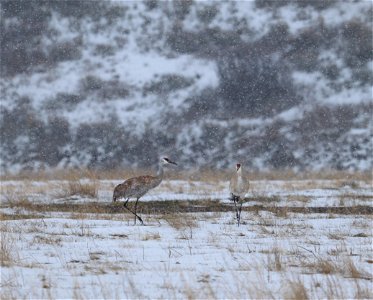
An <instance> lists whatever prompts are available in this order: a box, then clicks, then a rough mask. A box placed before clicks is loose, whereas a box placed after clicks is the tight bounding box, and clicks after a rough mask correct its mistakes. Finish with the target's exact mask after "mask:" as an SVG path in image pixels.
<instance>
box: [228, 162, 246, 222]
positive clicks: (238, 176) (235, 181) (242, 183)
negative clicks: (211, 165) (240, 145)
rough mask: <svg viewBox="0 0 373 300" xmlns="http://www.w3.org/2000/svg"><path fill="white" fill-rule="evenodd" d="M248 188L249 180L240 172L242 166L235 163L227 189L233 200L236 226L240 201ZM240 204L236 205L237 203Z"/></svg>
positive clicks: (238, 219) (238, 218) (239, 216)
mask: <svg viewBox="0 0 373 300" xmlns="http://www.w3.org/2000/svg"><path fill="white" fill-rule="evenodd" d="M248 190H249V181H248V180H247V178H246V177H245V176H244V174H242V166H241V164H236V172H235V173H234V174H233V176H232V178H231V180H230V183H229V191H230V192H231V199H230V200H232V201H233V202H234V207H235V209H236V217H237V222H238V226H240V218H241V208H242V201H243V199H244V198H245V195H246V193H247V192H248ZM238 203H239V204H240V206H239V207H237V204H238Z"/></svg>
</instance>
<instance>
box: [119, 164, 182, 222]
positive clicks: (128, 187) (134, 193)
mask: <svg viewBox="0 0 373 300" xmlns="http://www.w3.org/2000/svg"><path fill="white" fill-rule="evenodd" d="M169 164H173V165H177V164H176V163H175V162H173V161H171V160H169V159H168V158H167V157H162V158H161V159H160V161H159V167H158V172H157V175H156V176H150V175H143V176H138V177H133V178H129V179H127V180H126V181H124V182H123V183H121V184H118V185H117V186H116V187H115V188H114V193H113V202H115V201H117V200H118V199H120V198H124V199H126V201H125V202H124V207H125V208H126V209H127V210H128V211H130V212H131V213H132V214H134V215H135V224H136V218H137V219H139V221H140V222H141V225H143V224H144V222H143V221H142V219H141V218H140V216H139V215H138V214H137V203H138V201H139V199H140V198H141V197H142V196H144V195H145V194H146V193H147V192H148V191H149V190H151V189H154V188H155V187H157V186H158V185H159V184H160V183H161V182H162V179H163V166H165V165H169ZM130 198H136V203H135V211H133V210H131V209H129V208H128V207H127V203H128V200H129V199H130Z"/></svg>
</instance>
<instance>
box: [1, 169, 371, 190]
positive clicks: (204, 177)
mask: <svg viewBox="0 0 373 300" xmlns="http://www.w3.org/2000/svg"><path fill="white" fill-rule="evenodd" d="M150 173H152V170H148V169H138V170H133V169H111V170H90V169H84V168H79V169H63V170H62V169H52V170H39V171H22V172H19V173H17V174H4V173H3V174H1V176H0V180H1V181H6V180H36V181H48V180H67V181H69V180H71V179H76V178H83V177H85V176H87V175H88V176H89V177H88V178H90V176H92V175H93V176H94V178H96V179H97V180H102V179H108V180H113V179H117V180H124V179H126V178H130V177H134V176H138V175H141V174H150ZM231 174H232V170H231V169H224V170H214V169H202V170H197V169H196V170H190V171H187V172H183V171H177V170H174V171H172V172H169V173H168V174H167V176H166V178H169V179H183V180H190V181H205V182H213V183H215V182H219V181H227V180H229V178H230V177H231ZM372 176H373V175H372V173H371V172H369V171H365V172H349V171H336V170H323V171H319V172H317V171H307V172H294V171H291V170H272V171H266V172H250V170H249V172H248V173H247V177H248V179H249V180H283V181H288V182H289V187H291V186H292V181H296V180H302V181H308V182H311V183H312V181H319V180H333V181H336V182H337V183H336V187H345V186H349V187H351V188H358V187H359V181H363V182H365V183H368V184H372V181H373V177H372Z"/></svg>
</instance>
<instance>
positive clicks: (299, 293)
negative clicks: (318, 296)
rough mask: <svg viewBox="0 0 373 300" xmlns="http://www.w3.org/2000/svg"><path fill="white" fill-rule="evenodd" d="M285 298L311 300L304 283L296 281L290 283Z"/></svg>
mask: <svg viewBox="0 0 373 300" xmlns="http://www.w3.org/2000/svg"><path fill="white" fill-rule="evenodd" d="M284 298H285V299H292V300H307V299H309V296H308V293H307V289H306V287H305V286H304V284H303V282H301V281H300V280H296V281H289V282H288V289H287V291H286V293H285V297H284Z"/></svg>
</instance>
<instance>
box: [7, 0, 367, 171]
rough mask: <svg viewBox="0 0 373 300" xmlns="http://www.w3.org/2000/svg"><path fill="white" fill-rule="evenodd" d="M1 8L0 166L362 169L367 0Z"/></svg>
mask: <svg viewBox="0 0 373 300" xmlns="http://www.w3.org/2000/svg"><path fill="white" fill-rule="evenodd" d="M0 10H1V15H0V51H1V52H0V68H1V69H0V71H1V80H0V88H1V101H0V106H1V119H0V135H1V136H0V138H1V146H0V151H1V155H0V163H1V169H2V171H3V172H5V171H12V172H17V171H21V170H37V169H48V168H56V167H57V168H68V167H88V168H94V169H116V168H134V167H148V166H150V165H153V164H154V162H155V161H156V160H157V158H158V156H159V155H162V154H168V155H170V157H173V158H174V159H175V160H177V161H178V163H179V164H180V165H181V166H182V167H183V168H195V167H197V168H227V167H231V166H232V165H234V164H235V163H236V161H241V162H242V163H243V164H244V165H246V166H247V167H248V168H250V169H252V170H263V169H292V170H300V171H302V170H322V169H337V170H370V169H372V168H373V158H372V150H373V149H372V142H373V120H372V119H373V118H372V108H373V100H372V83H373V72H372V68H373V57H372V53H373V52H372V50H373V49H372V45H373V41H372V14H373V9H372V2H371V1H337V0H324V1H314V0H302V1H268V0H256V1H237V2H235V1H229V2H228V1H198V2H197V1H153V0H148V1H142V2H140V1H114V2H109V1H5V0H2V1H1V6H0Z"/></svg>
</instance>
